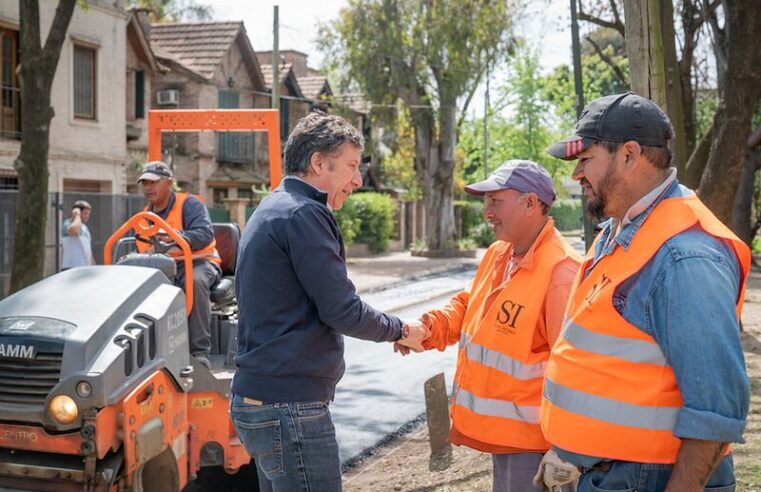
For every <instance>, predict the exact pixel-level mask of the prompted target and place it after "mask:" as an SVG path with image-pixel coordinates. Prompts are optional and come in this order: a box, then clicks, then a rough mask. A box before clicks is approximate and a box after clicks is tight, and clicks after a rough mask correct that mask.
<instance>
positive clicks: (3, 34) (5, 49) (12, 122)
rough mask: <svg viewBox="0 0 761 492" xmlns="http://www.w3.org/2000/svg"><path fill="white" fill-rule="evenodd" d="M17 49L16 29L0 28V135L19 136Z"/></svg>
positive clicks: (19, 94)
mask: <svg viewBox="0 0 761 492" xmlns="http://www.w3.org/2000/svg"><path fill="white" fill-rule="evenodd" d="M18 50H19V43H18V31H11V30H10V29H0V99H2V106H1V108H2V109H0V137H6V138H19V137H20V136H21V111H19V107H20V102H21V91H20V89H19V84H18V77H17V76H16V68H17V67H18V53H19V52H18Z"/></svg>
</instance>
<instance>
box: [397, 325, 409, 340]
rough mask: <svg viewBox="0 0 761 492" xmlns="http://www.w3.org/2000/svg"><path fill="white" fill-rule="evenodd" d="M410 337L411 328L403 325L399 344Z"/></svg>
mask: <svg viewBox="0 0 761 492" xmlns="http://www.w3.org/2000/svg"><path fill="white" fill-rule="evenodd" d="M408 336H410V327H409V326H408V325H402V330H401V335H400V336H399V338H397V340H396V341H397V342H401V341H402V340H404V339H405V338H407V337H408Z"/></svg>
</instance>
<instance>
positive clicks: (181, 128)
mask: <svg viewBox="0 0 761 492" xmlns="http://www.w3.org/2000/svg"><path fill="white" fill-rule="evenodd" d="M204 130H211V131H238V132H241V131H252V132H267V143H268V144H269V145H268V146H269V162H270V189H272V190H274V189H275V188H277V186H278V185H279V184H280V179H281V177H282V167H281V163H280V114H279V112H278V110H277V109H178V110H175V109H172V110H151V111H149V112H148V160H149V161H158V160H161V132H164V131H176V132H197V131H204Z"/></svg>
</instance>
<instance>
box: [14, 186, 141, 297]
mask: <svg viewBox="0 0 761 492" xmlns="http://www.w3.org/2000/svg"><path fill="white" fill-rule="evenodd" d="M77 200H85V201H87V202H88V203H90V205H91V206H92V212H91V214H90V220H89V221H88V222H87V227H88V228H89V229H90V233H91V234H92V252H93V255H94V256H95V261H96V263H98V264H103V248H104V247H105V245H106V241H107V240H108V238H109V237H110V236H111V234H113V232H114V231H115V230H116V229H117V228H118V227H119V226H120V225H122V224H123V223H124V222H125V221H126V220H127V219H128V218H130V217H131V216H132V215H134V214H135V213H137V212H139V211H140V210H142V208H143V206H144V205H145V197H143V195H110V194H104V193H49V194H48V216H47V224H46V228H45V275H52V274H54V273H56V272H58V271H59V270H60V268H61V261H62V259H63V250H62V248H61V239H62V226H63V222H64V220H66V219H67V218H68V217H70V216H71V207H72V206H73V205H74V202H76V201H77ZM20 206H22V205H21V204H20V203H19V200H18V191H17V190H0V298H3V297H5V296H7V295H8V292H9V289H10V282H11V266H12V263H13V243H14V228H15V226H16V215H17V211H18V209H19V207H20Z"/></svg>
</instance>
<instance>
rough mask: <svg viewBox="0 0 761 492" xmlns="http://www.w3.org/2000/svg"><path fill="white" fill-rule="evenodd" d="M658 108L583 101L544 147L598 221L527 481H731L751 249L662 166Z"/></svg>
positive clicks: (549, 384)
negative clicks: (543, 442) (568, 127)
mask: <svg viewBox="0 0 761 492" xmlns="http://www.w3.org/2000/svg"><path fill="white" fill-rule="evenodd" d="M673 135H674V133H673V129H672V126H671V123H670V121H669V119H668V117H667V116H666V115H665V114H664V113H663V111H661V109H660V108H659V107H658V106H656V105H655V104H654V103H653V102H652V101H650V100H648V99H646V98H644V97H640V96H638V95H636V94H634V93H631V92H629V93H626V94H617V95H612V96H606V97H602V98H600V99H597V100H595V101H592V102H591V103H590V104H589V105H588V106H587V107H586V108H585V109H584V111H583V112H582V115H581V118H580V119H579V121H578V123H577V124H576V127H575V132H574V134H573V135H572V136H571V137H569V138H567V139H565V140H563V141H561V142H558V143H556V144H554V145H553V146H551V147H550V148H549V149H548V151H549V153H550V154H551V155H553V156H555V157H558V158H560V159H564V160H572V159H578V164H577V165H576V168H575V169H574V171H573V178H574V179H576V180H577V181H579V182H580V183H581V185H582V188H583V190H584V196H585V197H586V199H587V211H588V212H589V213H590V214H591V215H592V216H593V217H594V218H596V219H598V220H601V219H603V218H604V217H608V219H607V220H606V221H605V222H603V223H602V230H601V232H600V234H599V235H598V236H597V238H596V240H595V242H594V244H593V245H592V247H591V248H590V250H589V252H588V253H587V255H586V258H585V260H584V262H583V263H582V266H581V271H580V273H579V276H578V277H577V278H576V280H575V282H574V286H573V290H572V291H571V295H570V300H569V303H568V307H567V309H566V314H565V318H566V321H565V323H564V326H563V330H562V332H561V334H560V337H559V338H558V341H557V343H556V344H555V346H554V348H553V350H552V354H551V355H550V358H549V362H548V365H547V372H546V376H545V381H544V390H543V401H542V415H541V425H542V430H543V431H544V435H545V436H546V438H547V440H548V441H549V442H550V443H551V444H552V450H551V451H549V452H548V453H547V454H546V455H545V458H544V459H543V461H542V464H541V466H540V468H539V470H538V473H537V476H536V481H537V483H543V484H544V485H545V487H547V488H548V489H549V490H553V489H552V487H555V486H558V485H560V484H562V483H563V482H564V480H565V479H567V478H568V479H570V478H571V477H573V476H574V475H575V474H577V473H578V472H581V478H580V480H579V485H578V490H579V491H581V492H585V491H592V490H594V491H597V490H641V491H663V490H666V491H669V492H677V491H679V492H683V491H698V490H700V491H702V490H704V489H705V490H722V491H732V490H734V484H735V478H734V470H733V464H732V455H731V453H730V450H729V443H731V442H742V434H743V430H744V428H745V422H746V418H747V415H748V405H749V384H748V377H747V374H746V371H745V363H744V360H743V350H742V346H741V344H740V314H741V309H742V304H743V298H744V291H745V282H746V279H747V276H748V270H749V267H750V252H749V249H748V247H747V246H746V245H745V244H744V243H743V242H742V241H740V240H739V239H738V238H737V237H736V236H735V235H734V234H733V233H732V232H731V231H730V230H729V229H728V228H727V227H726V226H724V224H722V223H721V222H720V221H719V220H718V219H717V218H716V216H715V215H714V214H713V213H711V211H710V210H708V208H707V207H706V206H705V205H704V204H703V203H702V202H701V201H700V199H699V198H698V197H697V196H696V195H695V193H694V192H693V191H692V190H690V189H688V188H686V187H684V186H682V185H681V184H679V182H678V181H677V179H676V169H674V168H673V167H671V151H670V150H669V141H670V140H671V138H673Z"/></svg>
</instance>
